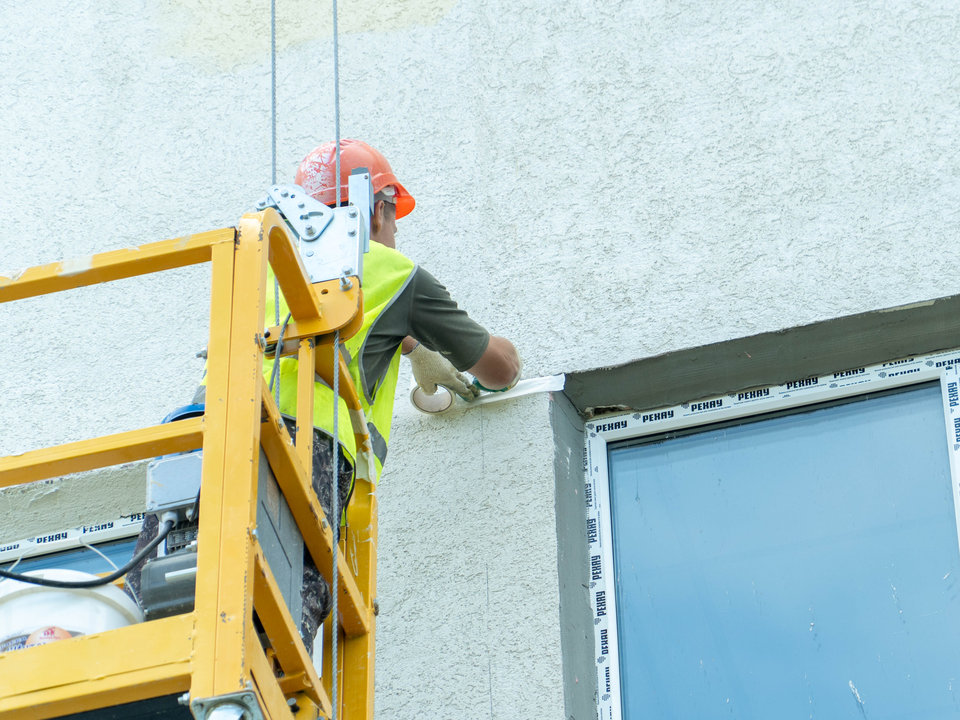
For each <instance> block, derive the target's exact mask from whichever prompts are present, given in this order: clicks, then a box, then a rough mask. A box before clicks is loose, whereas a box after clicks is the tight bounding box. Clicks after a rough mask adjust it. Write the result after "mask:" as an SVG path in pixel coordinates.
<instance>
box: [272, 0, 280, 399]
mask: <svg viewBox="0 0 960 720" xmlns="http://www.w3.org/2000/svg"><path fill="white" fill-rule="evenodd" d="M276 184H277V0H270V185H271V187H272V186H273V185H276ZM273 315H274V323H273V325H274V327H276V326H277V325H279V324H280V281H279V280H277V277H276V275H274V277H273ZM280 344H281V345H282V344H283V333H282V332H281V333H280ZM279 347H280V345H278V346H277V348H278V352H277V355H276V357H275V358H274V361H273V365H274V372H273V373H272V374H271V381H270V384H271V386H272V385H273V380H272V378H273V377H277V387H276V388H275V389H274V388H273V387H271V389H272V390H274V391H275V393H276V395H275V397H274V399H275V400H276V403H277V412H279V411H280V381H279V375H280V373H279V372H278V366H279V364H280V353H279Z"/></svg>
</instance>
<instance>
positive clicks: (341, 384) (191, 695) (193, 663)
mask: <svg viewBox="0 0 960 720" xmlns="http://www.w3.org/2000/svg"><path fill="white" fill-rule="evenodd" d="M348 188H349V195H348V197H349V198H350V204H349V205H346V206H344V207H333V208H331V207H327V206H325V205H323V204H322V203H320V202H319V201H317V200H314V199H313V198H311V197H309V196H308V195H307V194H306V193H305V192H304V191H303V189H302V188H300V187H298V186H296V185H288V186H280V185H273V186H271V187H270V188H269V190H268V193H267V196H266V197H265V198H264V199H263V200H261V201H260V203H259V204H258V211H257V212H254V213H249V214H246V215H244V216H243V217H242V218H241V219H240V221H239V223H238V226H237V227H236V228H225V229H222V230H214V231H210V232H205V233H199V234H194V235H190V236H187V237H184V238H177V239H173V240H165V241H161V242H155V243H150V244H147V245H141V246H140V247H139V248H138V252H135V253H131V252H130V251H129V249H126V248H124V249H122V250H118V251H114V252H106V253H101V254H98V255H94V256H92V257H91V258H88V259H85V260H84V262H83V263H82V264H77V263H70V262H63V263H60V262H57V263H52V264H49V265H44V266H39V267H34V268H29V269H27V270H24V271H22V272H20V273H18V274H17V276H16V277H14V278H6V277H2V276H0V302H11V301H15V300H20V299H24V298H29V297H35V296H38V295H44V294H49V293H55V292H60V291H64V290H69V289H73V288H77V287H84V286H89V285H95V284H99V283H103V282H110V281H114V280H120V279H123V278H129V277H135V276H139V275H144V274H148V273H153V272H161V271H164V270H169V269H173V268H178V267H184V266H187V265H194V264H198V263H204V262H209V263H210V268H211V303H210V308H211V310H210V336H209V343H208V346H207V381H206V382H207V389H206V400H205V404H204V405H203V406H188V407H186V408H181V409H180V410H179V411H175V412H174V413H171V415H170V416H168V417H167V418H166V420H165V422H162V423H161V424H159V425H156V426H153V427H148V428H144V429H141V430H134V431H130V432H123V433H118V434H114V435H108V436H104V437H100V438H95V439H92V440H85V441H82V442H75V443H68V444H65V445H60V446H56V447H51V448H46V449H42V450H35V451H31V452H28V453H24V454H22V455H17V456H10V457H5V458H0V487H9V486H12V485H18V484H23V483H30V482H38V481H42V480H46V479H49V478H55V477H60V476H63V475H67V474H70V473H77V472H85V471H88V470H94V469H97V468H102V467H108V466H112V465H117V464H121V463H129V462H133V461H138V460H149V461H150V462H149V464H148V470H147V492H146V507H147V511H148V513H152V514H155V515H156V516H157V517H158V521H159V526H160V531H159V534H158V535H157V538H155V539H154V540H153V541H152V544H153V547H150V548H149V549H150V550H151V551H152V550H153V549H154V547H156V548H157V557H156V558H155V559H151V560H149V561H147V562H143V558H142V557H141V558H139V559H138V558H136V557H135V558H133V560H137V561H138V564H139V563H140V562H143V564H142V565H139V566H140V567H141V568H142V570H141V592H142V610H143V616H144V621H143V622H137V623H133V624H129V625H127V626H125V627H120V628H117V629H112V630H107V631H104V632H98V633H95V634H90V635H82V636H79V637H72V638H68V639H63V640H58V641H56V642H50V643H48V644H42V645H36V646H34V647H27V648H25V649H20V650H13V651H10V652H5V653H0V719H3V720H5V719H7V718H9V719H11V720H13V719H15V718H16V719H19V718H31V719H33V720H45V719H47V718H71V717H76V718H80V717H82V718H83V719H84V720H96V719H103V720H105V719H106V718H137V717H151V718H170V719H173V718H184V719H188V718H191V717H192V718H195V719H196V720H241V719H244V720H286V718H290V717H295V718H319V717H323V718H331V717H338V718H343V719H344V720H361V719H364V720H370V719H371V718H372V717H373V672H374V651H375V626H376V617H375V616H376V613H375V607H376V545H377V543H376V539H377V504H376V497H375V494H374V484H375V482H376V479H377V478H376V466H375V464H374V462H373V452H372V444H371V440H370V436H369V434H368V428H367V426H366V422H365V419H364V417H363V409H362V406H361V403H360V399H359V396H358V394H357V388H356V387H355V385H354V382H353V379H352V377H351V375H350V373H349V372H348V369H347V362H346V358H345V357H344V356H343V354H342V353H341V351H340V343H341V342H342V341H344V340H346V339H348V338H349V337H351V336H352V335H354V334H355V333H356V332H357V331H358V330H359V329H360V327H361V325H362V321H363V293H362V277H363V276H362V270H363V255H364V252H365V250H367V248H368V247H369V242H370V219H371V210H372V202H373V192H372V184H371V180H370V173H369V172H366V171H365V170H364V169H362V168H361V169H359V170H357V171H354V173H353V174H352V175H351V176H350V178H349V184H348ZM81 265H82V266H83V267H85V268H86V269H85V270H83V271H81V272H76V270H75V268H76V267H78V266H81ZM64 268H67V271H66V272H65V271H64ZM269 269H272V271H273V275H274V277H275V278H276V282H277V283H278V284H279V290H280V291H282V293H283V297H284V299H285V301H286V304H287V307H288V309H289V312H290V317H289V318H288V319H287V322H285V323H284V324H283V325H282V326H279V327H277V326H272V327H265V325H264V307H265V298H266V294H267V293H268V292H270V291H271V290H272V288H271V287H269V286H270V285H272V283H271V282H270V281H269V280H268V270H269ZM265 355H267V357H268V358H269V357H277V358H279V357H281V356H293V357H295V358H296V359H297V360H298V365H297V372H296V397H297V404H296V408H297V409H296V424H297V426H298V427H313V417H314V382H315V381H317V380H318V379H319V380H320V381H322V382H324V383H325V384H326V385H328V386H329V387H331V388H334V391H335V392H334V406H335V410H334V414H335V416H336V407H338V406H339V403H338V402H336V398H338V397H339V398H340V399H341V400H342V402H343V403H344V404H345V406H346V407H347V409H348V410H349V417H347V418H343V420H344V422H346V423H349V425H350V430H352V434H353V438H354V442H355V446H356V452H355V466H356V476H355V481H354V483H355V484H354V488H353V492H352V494H351V500H350V502H349V504H348V505H347V507H346V508H345V509H340V508H337V507H336V505H335V506H334V511H333V512H334V513H335V515H336V516H338V517H341V518H345V520H346V522H347V523H348V525H349V527H350V532H349V533H343V534H342V535H341V536H340V537H339V542H337V541H336V539H335V538H336V535H335V534H334V525H337V526H339V523H334V522H333V518H332V517H331V518H328V517H326V515H325V513H324V511H323V508H322V506H321V503H320V502H319V500H318V498H317V495H316V493H315V492H314V489H313V486H312V476H313V434H312V433H310V432H304V433H298V434H297V442H294V441H293V439H291V435H290V433H289V432H288V431H287V426H286V424H285V422H284V418H283V417H282V416H281V414H280V411H279V409H278V406H277V402H276V401H275V400H274V397H273V395H272V393H271V391H270V388H269V385H268V382H267V380H266V379H265V378H264V375H263V367H264V357H265ZM334 496H335V497H336V493H334ZM306 553H309V556H310V558H311V559H312V560H313V562H314V563H315V564H316V566H317V568H318V570H319V571H320V573H321V575H322V576H323V577H324V579H325V580H326V581H327V582H328V583H329V584H330V586H331V588H332V589H333V599H334V603H335V611H334V612H333V613H331V615H330V616H329V617H328V618H327V619H326V621H325V622H324V624H323V627H322V642H321V645H322V653H318V663H319V664H320V666H321V670H322V672H317V670H316V669H315V667H314V661H313V658H311V657H310V655H309V654H308V652H307V650H306V647H305V646H304V643H303V641H302V640H301V637H300V602H301V598H300V585H301V581H302V572H303V571H302V564H298V560H297V558H301V561H300V562H301V563H302V558H303V557H304V555H305V554H306ZM140 554H141V555H143V553H140ZM345 558H349V560H350V561H349V562H346V561H345ZM128 565H129V563H128ZM129 569H130V568H128V567H127V566H124V567H121V568H119V569H118V571H117V572H115V573H112V574H111V575H107V576H105V577H103V578H96V577H93V579H92V580H89V581H85V582H87V584H88V585H90V584H98V585H103V584H104V581H105V582H107V583H110V582H113V581H114V580H116V579H118V578H119V577H122V576H123V574H124V573H125V572H126V571H128V570H129ZM121 571H124V572H121ZM4 572H5V571H4ZM10 575H11V573H7V577H6V579H2V580H0V586H3V585H4V584H5V583H13V584H16V585H18V586H19V585H25V584H26V583H30V584H31V587H35V586H37V585H41V584H42V583H44V578H43V577H42V573H40V572H34V573H24V574H23V575H17V574H16V573H15V572H14V573H13V574H12V575H14V576H15V578H11V577H10ZM46 584H47V585H51V584H56V583H54V582H53V581H50V582H48V583H46ZM60 584H61V585H63V584H69V583H60ZM70 587H71V588H73V589H68V588H62V587H42V589H43V590H48V591H49V592H67V593H70V592H74V593H81V592H87V591H86V590H84V589H80V588H76V587H75V586H70ZM320 655H322V659H321V658H320ZM333 698H336V701H335V702H336V706H335V707H336V713H335V714H334V704H333V703H334V701H333Z"/></svg>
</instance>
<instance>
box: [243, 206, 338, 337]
mask: <svg viewBox="0 0 960 720" xmlns="http://www.w3.org/2000/svg"><path fill="white" fill-rule="evenodd" d="M255 214H256V215H257V216H259V217H261V218H262V223H263V225H262V227H263V233H264V234H265V235H268V236H269V238H270V246H269V247H270V266H271V267H272V268H273V274H274V276H275V277H276V278H277V282H279V283H280V289H281V290H282V291H283V298H284V300H286V301H287V307H288V308H289V309H290V315H291V316H292V317H293V320H294V321H299V320H309V319H318V318H320V316H321V312H320V303H319V301H318V300H317V295H316V293H315V292H314V289H313V285H312V284H311V283H310V275H309V273H308V272H307V269H306V268H305V267H304V266H303V259H302V258H301V257H300V252H299V251H298V250H297V248H296V246H295V245H294V240H293V238H292V237H291V236H290V232H289V231H288V230H287V227H286V223H285V222H284V221H283V218H281V217H280V213H278V212H277V211H276V210H274V209H273V208H267V209H266V210H264V211H262V212H259V213H255ZM244 217H247V216H244Z"/></svg>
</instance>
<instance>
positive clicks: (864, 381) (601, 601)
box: [583, 348, 960, 720]
mask: <svg viewBox="0 0 960 720" xmlns="http://www.w3.org/2000/svg"><path fill="white" fill-rule="evenodd" d="M958 368H960V348H954V349H951V350H943V351H938V352H934V353H927V354H922V355H913V356H908V357H905V358H900V359H896V360H891V361H888V362H883V363H879V364H876V365H868V366H864V367H860V368H854V369H852V370H840V371H837V372H835V373H830V374H827V375H811V376H810V377H806V378H800V379H797V380H792V381H788V382H785V383H782V384H780V385H768V386H763V387H755V388H747V389H744V390H741V391H738V392H734V393H730V394H725V395H717V396H712V397H708V398H705V399H701V400H696V401H693V402H687V403H682V404H681V405H674V406H670V407H662V408H656V409H651V410H644V411H642V412H632V411H631V412H624V413H617V414H614V415H605V416H603V417H599V418H593V419H591V420H590V421H589V422H587V423H586V425H585V428H584V449H583V469H584V483H585V484H584V502H585V505H586V517H587V549H588V556H589V573H590V574H589V577H588V578H587V584H588V587H589V598H590V599H589V603H590V612H591V617H592V619H593V624H594V652H595V665H596V671H597V690H598V692H597V703H598V707H597V717H598V720H622V717H623V710H622V703H621V699H622V695H621V688H620V661H619V658H620V655H619V642H618V635H617V603H616V592H615V585H614V578H613V571H614V567H615V566H614V557H613V525H612V518H611V500H610V497H611V496H610V473H609V454H608V450H609V448H608V445H610V444H611V443H619V442H621V441H624V440H633V439H637V438H642V437H646V436H650V435H662V434H663V433H668V432H672V431H678V430H684V429H688V428H698V427H702V428H704V429H706V427H707V426H710V425H713V424H715V423H723V422H727V421H730V420H737V419H742V418H748V417H751V416H761V415H766V414H768V413H776V412H780V411H784V410H794V409H798V408H802V407H804V406H808V405H816V404H820V403H826V402H830V401H835V400H841V399H844V398H850V397H855V396H857V395H864V394H868V393H875V392H879V391H883V390H890V389H894V388H902V387H906V386H909V385H914V384H919V383H924V382H930V381H934V380H939V381H940V384H941V394H942V397H943V403H944V418H945V423H946V424H945V428H944V430H945V435H944V439H945V440H946V441H947V448H948V456H949V458H950V473H951V478H952V484H953V499H954V510H955V511H956V513H957V532H958V537H960V372H958Z"/></svg>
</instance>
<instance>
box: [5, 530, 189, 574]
mask: <svg viewBox="0 0 960 720" xmlns="http://www.w3.org/2000/svg"><path fill="white" fill-rule="evenodd" d="M164 514H165V515H167V513H164ZM176 524H177V521H176V518H174V519H166V520H164V522H163V526H162V527H161V528H160V533H159V534H158V535H157V536H156V537H155V538H154V539H153V540H151V541H150V542H149V543H147V545H146V547H144V548H143V550H141V551H140V552H138V553H137V554H136V555H134V556H133V557H132V558H130V562H128V563H127V564H126V565H124V566H123V567H121V568H118V569H117V570H116V571H114V572H112V573H110V574H109V575H107V576H105V577H102V578H96V579H95V580H74V581H68V580H47V579H45V578H40V577H34V576H32V575H23V574H21V573H14V572H10V571H9V570H0V577H3V578H7V579H9V580H19V581H20V582H24V583H28V584H30V585H42V586H43V587H53V588H67V589H81V588H94V587H102V586H103V585H109V584H110V583H112V582H113V581H114V580H116V579H118V578H121V577H123V576H124V575H126V574H127V573H128V572H130V571H131V570H133V569H134V568H135V567H136V566H137V565H139V564H140V563H142V562H143V561H144V560H146V558H147V555H149V554H150V553H151V552H153V551H154V549H156V547H157V546H158V545H159V544H160V543H162V542H163V541H164V540H166V539H167V535H169V534H170V531H171V530H173V528H174V526H175V525H176Z"/></svg>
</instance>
